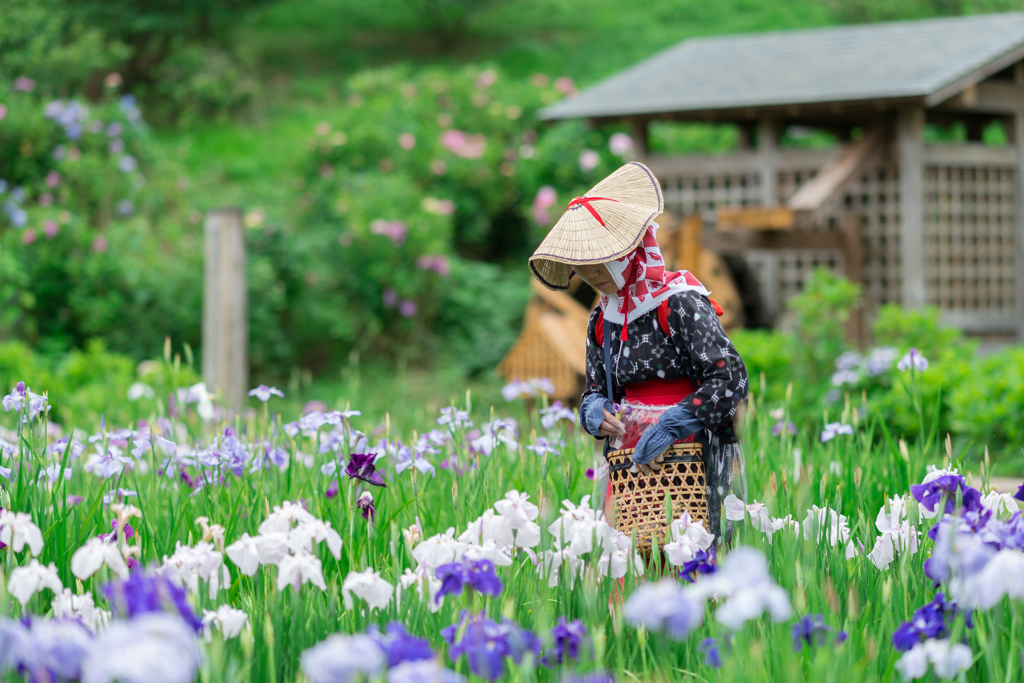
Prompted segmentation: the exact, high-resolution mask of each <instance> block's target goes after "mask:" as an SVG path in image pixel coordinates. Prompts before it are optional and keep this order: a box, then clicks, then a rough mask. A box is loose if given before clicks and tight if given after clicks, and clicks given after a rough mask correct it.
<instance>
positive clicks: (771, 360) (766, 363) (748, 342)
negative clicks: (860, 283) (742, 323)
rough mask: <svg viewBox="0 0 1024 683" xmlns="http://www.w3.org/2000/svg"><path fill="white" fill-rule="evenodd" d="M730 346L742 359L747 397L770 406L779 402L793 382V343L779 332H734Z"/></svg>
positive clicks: (786, 335)
mask: <svg viewBox="0 0 1024 683" xmlns="http://www.w3.org/2000/svg"><path fill="white" fill-rule="evenodd" d="M729 338H730V339H732V343H733V345H734V346H735V347H736V350H737V351H738V352H739V354H740V357H741V358H743V363H744V365H746V367H747V375H748V377H749V378H750V393H751V394H752V395H755V396H759V397H761V398H762V399H764V400H767V401H769V402H779V401H782V400H783V399H784V398H785V396H786V385H787V383H788V382H789V381H790V380H791V378H792V370H793V341H792V338H791V337H790V335H788V334H786V333H784V332H781V331H779V330H747V329H739V330H733V331H732V332H730V333H729Z"/></svg>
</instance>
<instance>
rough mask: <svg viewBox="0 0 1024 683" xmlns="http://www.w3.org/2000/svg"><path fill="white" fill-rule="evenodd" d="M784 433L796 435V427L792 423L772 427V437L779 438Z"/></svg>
mask: <svg viewBox="0 0 1024 683" xmlns="http://www.w3.org/2000/svg"><path fill="white" fill-rule="evenodd" d="M783 432H789V433H790V434H796V425H795V424H793V423H792V422H776V423H775V426H774V427H772V436H779V435H780V434H782V433H783Z"/></svg>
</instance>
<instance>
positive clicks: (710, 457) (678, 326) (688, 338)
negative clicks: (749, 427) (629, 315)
mask: <svg viewBox="0 0 1024 683" xmlns="http://www.w3.org/2000/svg"><path fill="white" fill-rule="evenodd" d="M668 306H669V315H668V326H669V330H670V331H671V334H670V335H666V334H665V333H664V332H663V331H662V329H661V327H660V326H659V325H658V313H657V309H654V310H651V311H649V312H647V313H645V314H644V315H641V316H640V317H638V318H636V319H635V320H633V321H632V322H630V323H629V334H628V335H627V339H626V342H625V345H624V346H623V348H622V353H621V355H619V354H618V351H619V340H620V337H621V335H622V325H616V324H614V323H612V324H611V331H612V338H611V351H612V363H615V362H616V356H617V355H618V366H617V368H616V371H615V372H614V373H613V376H612V390H613V393H614V394H615V395H614V396H612V397H609V398H611V400H612V401H614V402H616V403H618V402H620V401H621V400H622V399H623V398H624V396H625V391H624V389H623V387H624V386H625V385H627V384H635V383H639V382H648V381H650V380H655V379H666V380H675V379H680V378H682V377H688V378H689V379H690V381H691V382H693V384H694V385H695V386H697V387H698V388H697V391H696V392H694V393H693V394H691V395H689V396H687V397H686V398H685V399H684V400H683V401H682V402H681V405H682V406H684V407H685V408H687V409H689V410H690V412H691V413H693V415H694V416H696V417H697V419H698V420H700V422H701V424H703V425H704V428H705V430H704V433H703V435H701V434H699V433H698V435H697V436H698V439H699V440H700V441H701V442H702V443H703V445H704V453H705V467H706V470H707V485H708V490H707V495H708V510H709V516H710V519H709V520H708V522H709V531H711V532H712V533H713V534H715V536H716V537H717V538H718V539H719V540H721V539H722V528H721V509H722V501H723V500H724V499H725V497H726V496H727V495H729V493H730V492H735V493H736V495H738V496H739V497H740V498H741V499H744V500H745V499H746V495H745V494H746V491H745V484H746V482H745V479H744V472H743V454H742V451H741V450H740V446H739V444H738V443H737V439H736V435H735V432H734V430H733V418H734V416H735V415H736V409H737V407H738V406H739V405H740V404H741V403H742V402H743V401H745V400H746V398H747V391H748V382H747V369H746V367H744V365H743V360H742V359H741V358H740V356H739V354H738V353H737V352H736V348H735V347H734V346H733V345H732V342H731V341H730V340H729V337H728V336H726V334H725V330H724V329H722V325H721V323H719V322H718V316H717V315H716V314H715V309H714V308H713V307H712V306H711V304H710V303H709V302H708V300H707V299H706V298H705V297H703V296H701V295H700V294H698V293H696V292H681V293H678V294H674V295H672V296H671V297H670V298H669V299H668ZM600 310H601V309H600V307H598V308H596V309H594V311H593V312H592V313H591V315H590V324H589V326H588V328H587V388H586V391H584V392H583V398H586V397H587V396H588V395H590V394H601V395H603V394H604V393H605V392H606V391H607V384H606V381H605V363H604V351H603V349H602V347H601V345H600V344H599V343H598V341H597V337H596V335H595V332H594V328H595V325H596V324H597V320H598V313H599V311H600ZM729 535H730V534H726V540H728V536H729Z"/></svg>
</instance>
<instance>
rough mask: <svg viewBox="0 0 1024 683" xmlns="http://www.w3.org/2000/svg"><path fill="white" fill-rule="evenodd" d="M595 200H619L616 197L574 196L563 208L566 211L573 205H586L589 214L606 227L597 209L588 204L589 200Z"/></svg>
mask: <svg viewBox="0 0 1024 683" xmlns="http://www.w3.org/2000/svg"><path fill="white" fill-rule="evenodd" d="M597 200H601V201H605V202H617V201H619V200H618V199H611V198H609V197H576V199H573V200H572V201H571V202H569V206H567V207H565V210H566V211H568V210H569V209H571V208H572V207H574V206H581V205H582V206H584V207H586V209H587V211H589V212H590V214H591V215H592V216H593V217H594V218H596V219H597V222H598V223H600V224H601V227H603V228H607V227H608V226H607V225H605V224H604V219H603V218H601V215H600V214H599V213H598V212H597V209H595V208H594V207H592V206H591V205H590V202H596V201H597Z"/></svg>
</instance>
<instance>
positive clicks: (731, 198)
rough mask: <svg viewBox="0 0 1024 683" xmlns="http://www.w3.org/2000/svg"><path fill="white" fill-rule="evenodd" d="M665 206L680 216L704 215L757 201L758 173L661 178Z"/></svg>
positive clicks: (758, 194) (757, 202) (758, 202)
mask: <svg viewBox="0 0 1024 683" xmlns="http://www.w3.org/2000/svg"><path fill="white" fill-rule="evenodd" d="M661 182H662V190H663V192H664V194H665V208H667V209H671V210H673V211H677V212H678V213H680V214H681V215H683V216H692V215H694V214H697V215H703V214H704V213H705V212H707V211H712V210H714V209H715V208H717V207H721V206H736V207H739V206H756V205H758V204H760V203H761V202H760V188H759V187H758V179H757V173H756V172H751V173H719V174H713V175H699V176H694V175H687V176H670V177H663V178H661Z"/></svg>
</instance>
